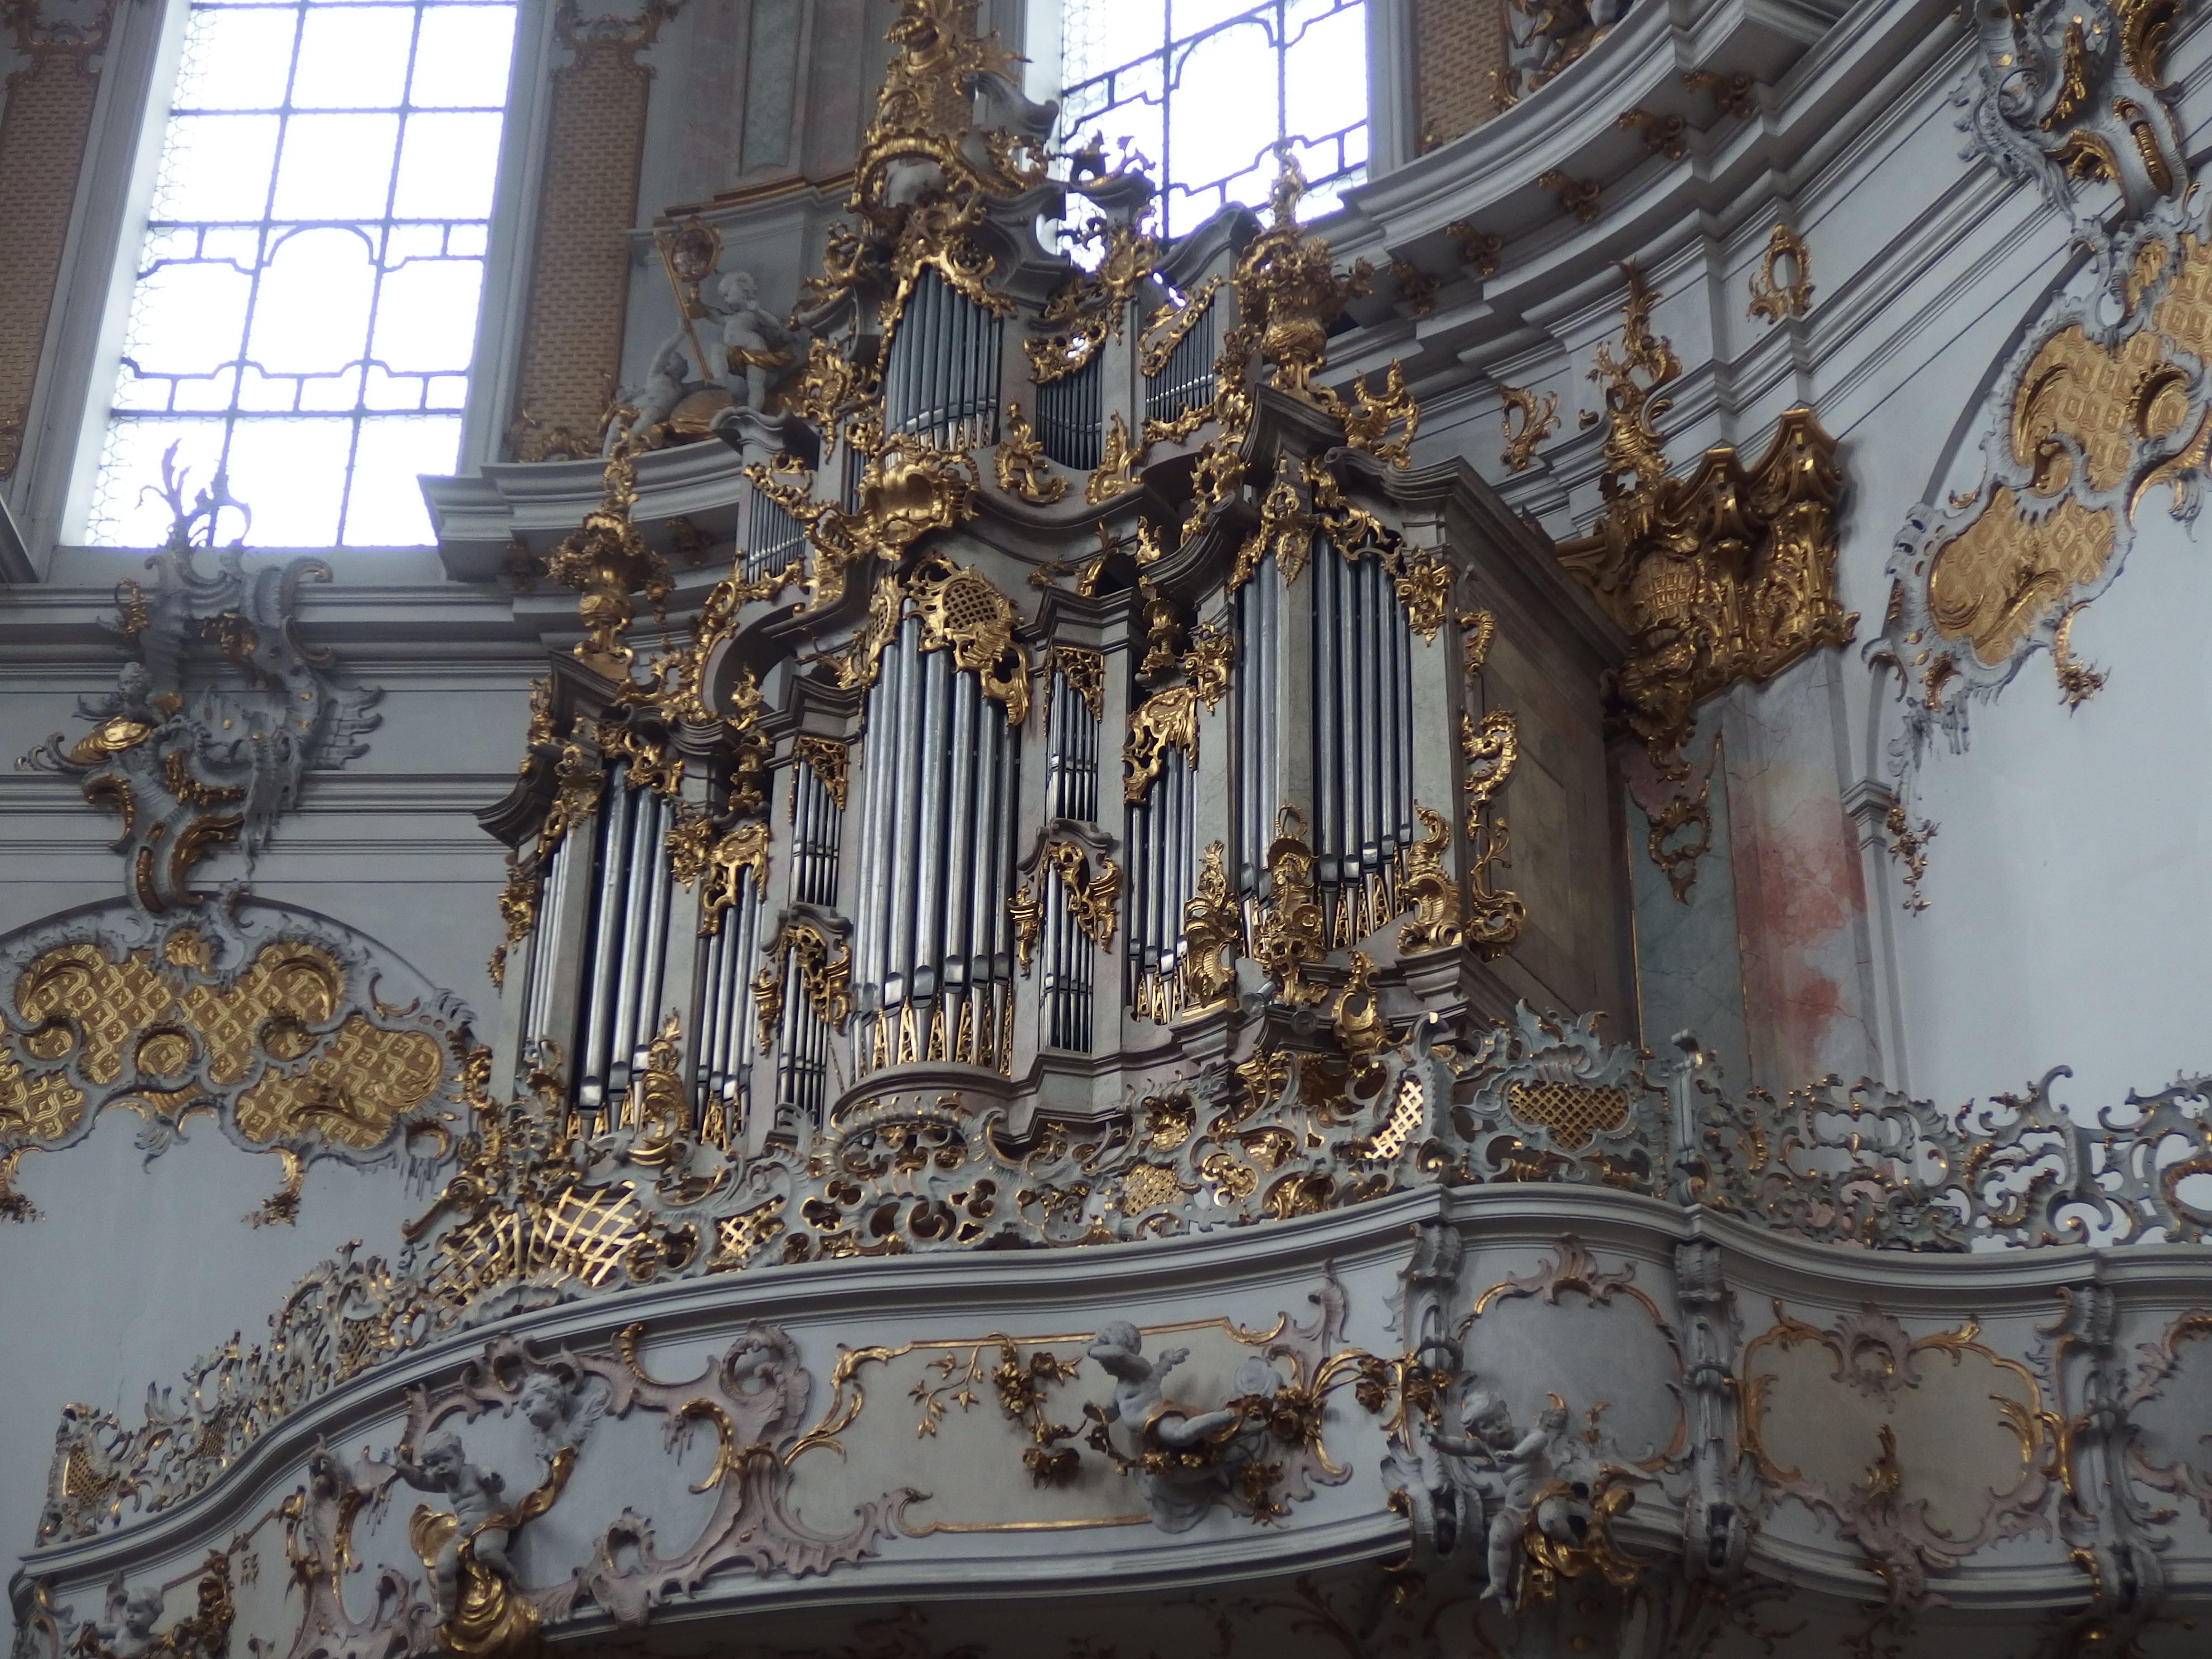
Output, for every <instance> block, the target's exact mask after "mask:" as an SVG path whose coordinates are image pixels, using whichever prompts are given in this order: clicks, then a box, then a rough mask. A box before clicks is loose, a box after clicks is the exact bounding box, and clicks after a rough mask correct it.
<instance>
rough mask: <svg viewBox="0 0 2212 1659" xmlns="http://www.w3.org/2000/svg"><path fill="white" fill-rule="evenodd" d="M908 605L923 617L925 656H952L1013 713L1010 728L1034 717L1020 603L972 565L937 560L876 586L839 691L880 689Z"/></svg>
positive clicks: (841, 668)
mask: <svg viewBox="0 0 2212 1659" xmlns="http://www.w3.org/2000/svg"><path fill="white" fill-rule="evenodd" d="M909 605H910V606H912V608H913V611H914V614H915V615H917V616H919V617H921V648H922V649H923V650H924V651H945V650H950V651H951V653H952V660H953V661H954V663H955V664H957V665H958V666H959V667H961V668H963V669H965V670H967V671H968V672H969V673H970V674H973V675H974V676H975V683H976V684H977V685H978V686H979V687H980V688H981V690H982V693H983V695H984V696H987V697H988V698H990V699H991V700H992V701H993V702H996V703H997V704H999V705H1000V707H1001V708H1004V709H1005V710H1006V724H1007V725H1008V726H1019V725H1020V724H1021V723H1022V722H1023V721H1024V720H1027V719H1028V718H1029V713H1030V657H1029V652H1028V650H1027V649H1026V648H1025V647H1024V646H1023V645H1022V643H1021V641H1019V640H1018V639H1017V638H1015V634H1016V631H1017V630H1018V629H1019V628H1020V627H1021V617H1020V615H1019V613H1018V612H1017V611H1015V609H1014V607H1013V602H1012V600H1010V599H1007V598H1006V595H1005V594H1003V593H1001V592H999V590H998V589H997V588H996V587H994V586H992V585H991V582H990V580H989V578H987V577H986V576H984V575H982V574H980V573H978V572H977V571H976V570H975V568H973V567H972V566H961V565H956V564H954V563H953V562H951V560H949V559H945V558H941V557H938V556H934V555H933V556H930V557H927V558H925V559H923V560H922V561H921V562H920V563H918V564H916V565H915V568H914V570H913V571H912V573H911V574H908V576H907V578H906V579H905V580H903V581H902V580H898V579H897V578H896V577H893V576H888V575H887V576H885V577H884V578H883V579H882V580H879V581H878V583H877V584H876V588H875V592H873V593H872V595H870V597H869V601H868V615H867V618H866V621H865V622H863V623H862V624H861V625H860V629H859V630H858V631H857V632H856V633H855V634H854V636H853V643H852V645H851V647H849V648H848V650H847V652H846V653H845V656H844V659H843V660H842V662H840V663H839V664H838V665H837V684H839V685H841V686H843V687H845V688H847V689H848V690H849V689H853V688H856V687H861V686H870V685H873V684H875V683H876V676H877V674H878V671H879V670H880V668H881V665H882V662H883V654H884V650H885V649H886V648H887V647H889V646H890V642H891V641H892V640H894V639H895V638H896V637H897V635H898V630H899V623H900V622H901V620H902V618H903V617H905V616H906V615H907V614H908V606H909Z"/></svg>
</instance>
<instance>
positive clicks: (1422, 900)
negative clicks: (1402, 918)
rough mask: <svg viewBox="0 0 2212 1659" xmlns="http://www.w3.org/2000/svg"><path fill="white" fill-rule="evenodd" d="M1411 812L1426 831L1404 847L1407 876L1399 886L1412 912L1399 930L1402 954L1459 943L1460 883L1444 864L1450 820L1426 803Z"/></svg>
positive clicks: (1449, 836)
mask: <svg viewBox="0 0 2212 1659" xmlns="http://www.w3.org/2000/svg"><path fill="white" fill-rule="evenodd" d="M1413 811H1414V812H1415V813H1416V814H1417V815H1418V816H1419V818H1420V820H1421V828H1422V829H1423V831H1424V832H1425V833H1424V834H1423V836H1422V838H1421V839H1420V840H1419V841H1418V842H1415V843H1414V844H1413V846H1411V847H1409V848H1407V849H1406V878H1405V880H1404V882H1403V883H1401V885H1400V890H1401V892H1402V893H1403V894H1404V896H1405V897H1406V899H1407V901H1408V902H1410V903H1411V904H1412V905H1413V915H1411V916H1410V917H1408V918H1407V921H1406V925H1405V926H1404V927H1401V928H1400V929H1399V930H1398V949H1399V950H1400V951H1401V952H1405V953H1411V952H1413V951H1441V950H1444V949H1447V948H1448V947H1449V946H1451V945H1456V944H1458V943H1459V910H1460V905H1459V884H1457V883H1456V882H1455V881H1454V880H1453V879H1452V878H1451V877H1450V875H1449V873H1448V872H1446V871H1445V869H1444V866H1443V857H1444V854H1445V853H1446V852H1447V851H1448V850H1449V848H1450V846H1451V821H1450V820H1449V819H1448V818H1446V817H1444V815H1443V813H1441V812H1437V811H1431V809H1430V808H1428V807H1425V806H1421V805H1416V806H1415V807H1414V808H1413Z"/></svg>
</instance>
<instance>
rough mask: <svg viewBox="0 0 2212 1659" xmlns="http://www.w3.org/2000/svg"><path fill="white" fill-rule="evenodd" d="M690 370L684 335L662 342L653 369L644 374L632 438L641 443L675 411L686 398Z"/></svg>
mask: <svg viewBox="0 0 2212 1659" xmlns="http://www.w3.org/2000/svg"><path fill="white" fill-rule="evenodd" d="M690 369H691V364H690V360H689V359H688V358H686V357H685V356H684V346H683V337H682V336H681V335H678V336H675V337H671V338H670V339H669V340H667V341H666V342H665V343H663V344H662V346H661V348H660V349H659V351H658V352H656V353H655V354H654V355H653V368H652V369H651V370H650V371H649V372H648V373H647V375H646V377H645V386H644V387H643V388H642V389H641V390H640V391H639V392H636V393H635V398H634V401H635V404H636V408H637V418H636V419H635V420H634V421H632V422H630V423H629V435H630V436H631V437H633V438H635V439H637V440H638V441H641V442H642V441H646V440H647V439H648V438H650V437H651V435H652V433H653V428H655V427H657V426H659V424H660V423H661V422H664V421H665V420H666V419H667V418H668V417H669V416H671V415H673V414H674V413H675V412H676V405H677V404H680V403H682V402H683V401H684V381H685V380H686V379H687V378H689V376H690Z"/></svg>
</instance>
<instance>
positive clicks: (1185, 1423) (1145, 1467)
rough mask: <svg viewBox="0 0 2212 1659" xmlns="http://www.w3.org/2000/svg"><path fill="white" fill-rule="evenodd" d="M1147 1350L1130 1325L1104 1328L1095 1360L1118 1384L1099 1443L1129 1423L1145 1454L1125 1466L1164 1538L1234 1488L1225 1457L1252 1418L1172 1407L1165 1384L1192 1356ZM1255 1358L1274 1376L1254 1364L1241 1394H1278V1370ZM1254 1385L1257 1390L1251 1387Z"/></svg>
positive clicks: (1241, 1380) (1242, 1374)
mask: <svg viewBox="0 0 2212 1659" xmlns="http://www.w3.org/2000/svg"><path fill="white" fill-rule="evenodd" d="M1143 1350H1144V1338H1143V1337H1142V1335H1140V1334H1139V1332H1138V1330H1137V1328H1136V1327H1135V1326H1134V1325H1132V1324H1130V1323H1129V1322H1127V1320H1115V1322H1112V1323H1111V1324H1109V1325H1105V1326H1102V1327H1101V1328H1099V1331H1098V1334H1097V1335H1096V1336H1094V1337H1092V1338H1091V1347H1090V1351H1089V1352H1090V1355H1091V1358H1092V1359H1094V1360H1096V1361H1097V1364H1098V1368H1099V1369H1100V1370H1103V1371H1104V1372H1105V1373H1106V1374H1107V1375H1108V1376H1110V1377H1112V1378H1113V1379H1114V1392H1113V1395H1112V1396H1111V1397H1110V1398H1109V1400H1108V1401H1107V1403H1106V1404H1105V1405H1104V1406H1103V1407H1092V1408H1091V1410H1092V1411H1093V1412H1094V1413H1095V1414H1096V1416H1097V1420H1098V1425H1099V1426H1098V1428H1097V1430H1096V1431H1094V1439H1093V1443H1094V1444H1098V1443H1100V1442H1101V1441H1103V1439H1104V1436H1105V1431H1106V1428H1107V1425H1110V1424H1114V1423H1119V1424H1121V1425H1122V1426H1123V1428H1124V1429H1126V1430H1127V1432H1128V1434H1129V1435H1130V1437H1131V1438H1132V1439H1133V1441H1134V1442H1135V1444H1136V1447H1137V1455H1136V1456H1135V1457H1134V1458H1133V1459H1127V1460H1120V1461H1122V1462H1123V1463H1124V1467H1125V1468H1129V1469H1133V1470H1134V1471H1135V1473H1136V1475H1137V1483H1138V1489H1139V1491H1140V1492H1143V1493H1144V1495H1145V1501H1146V1504H1148V1505H1150V1506H1151V1509H1152V1521H1153V1523H1154V1524H1155V1525H1157V1526H1158V1528H1160V1530H1161V1531H1163V1532H1188V1531H1189V1530H1190V1529H1191V1528H1193V1527H1194V1526H1196V1525H1197V1524H1198V1523H1199V1521H1200V1518H1201V1517H1203V1516H1204V1515H1205V1514H1206V1510H1208V1509H1210V1508H1211V1507H1212V1504H1213V1500H1214V1498H1216V1497H1217V1496H1218V1495H1220V1494H1221V1493H1223V1492H1225V1491H1226V1490H1227V1487H1228V1481H1227V1475H1226V1471H1225V1468H1224V1464H1225V1461H1226V1459H1225V1453H1226V1452H1227V1451H1228V1450H1229V1449H1230V1448H1231V1443H1232V1442H1233V1441H1234V1440H1235V1439H1236V1437H1237V1431H1238V1430H1239V1429H1241V1428H1242V1427H1243V1423H1244V1413H1243V1411H1242V1410H1241V1409H1240V1408H1237V1407H1224V1408H1222V1409H1220V1410H1218V1411H1211V1412H1191V1411H1188V1410H1186V1409H1185V1408H1184V1407H1181V1406H1177V1405H1174V1404H1172V1403H1170V1401H1168V1400H1167V1399H1166V1398H1165V1396H1164V1395H1163V1394H1162V1393H1161V1391H1160V1384H1161V1383H1162V1381H1163V1379H1164V1378H1165V1377H1166V1376H1167V1374H1168V1373H1169V1372H1170V1371H1171V1370H1174V1369H1175V1368H1176V1366H1177V1365H1180V1364H1182V1362H1183V1361H1184V1360H1186V1359H1188V1358H1190V1350H1189V1349H1188V1348H1170V1349H1168V1350H1167V1351H1166V1352H1164V1353H1162V1354H1161V1355H1160V1357H1159V1358H1158V1360H1152V1359H1147V1358H1145V1355H1144V1352H1143ZM1253 1358H1255V1359H1258V1360H1259V1363H1260V1364H1261V1365H1262V1366H1264V1367H1266V1368H1267V1375H1266V1376H1264V1377H1261V1376H1259V1375H1258V1374H1257V1373H1252V1372H1249V1367H1250V1365H1251V1363H1252V1362H1251V1361H1250V1360H1247V1361H1246V1362H1245V1365H1244V1366H1243V1367H1240V1368H1239V1369H1238V1371H1237V1387H1238V1389H1239V1391H1240V1393H1246V1394H1255V1393H1273V1390H1274V1388H1275V1387H1276V1385H1277V1383H1279V1378H1278V1377H1277V1376H1275V1374H1274V1369H1273V1366H1271V1365H1268V1364H1267V1360H1266V1359H1265V1358H1261V1356H1258V1355H1255V1356H1253ZM1246 1383H1252V1384H1254V1385H1255V1386H1253V1387H1250V1388H1247V1387H1245V1386H1244V1385H1245V1384H1246ZM1100 1449H1102V1450H1107V1449H1109V1446H1107V1445H1101V1446H1100Z"/></svg>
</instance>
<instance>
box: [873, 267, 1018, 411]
mask: <svg viewBox="0 0 2212 1659" xmlns="http://www.w3.org/2000/svg"><path fill="white" fill-rule="evenodd" d="M999 336H1000V321H999V319H998V318H996V317H994V316H993V315H992V314H991V313H989V312H987V311H985V310H984V309H983V308H982V307H980V306H978V305H976V304H975V302H974V301H971V300H969V298H968V297H967V296H966V295H963V294H962V293H960V292H959V291H958V290H957V289H953V288H951V287H950V286H948V285H947V284H946V283H945V280H944V279H943V278H942V277H940V276H939V275H938V274H937V273H936V272H935V271H934V270H924V271H923V272H922V273H921V276H919V277H917V278H916V279H915V284H914V287H913V288H912V289H910V290H909V291H908V295H907V300H906V307H905V309H904V310H903V311H902V313H901V314H900V317H899V321H898V325H897V326H896V328H895V329H894V330H893V331H892V333H891V341H890V360H889V363H888V365H887V368H886V369H885V372H884V430H885V431H886V432H893V433H900V432H902V433H909V434H912V435H915V436H917V437H920V438H922V439H924V440H925V441H928V442H930V443H932V444H934V445H936V446H937V447H939V448H961V447H974V446H975V445H978V444H985V443H989V442H991V441H993V440H994V438H995V437H996V436H997V429H998V383H999Z"/></svg>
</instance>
